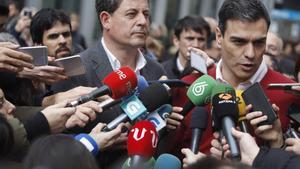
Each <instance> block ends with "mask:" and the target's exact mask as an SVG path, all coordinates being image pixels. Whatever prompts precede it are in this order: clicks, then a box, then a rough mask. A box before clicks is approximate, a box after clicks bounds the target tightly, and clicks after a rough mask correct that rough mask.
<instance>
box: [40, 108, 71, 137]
mask: <svg viewBox="0 0 300 169" xmlns="http://www.w3.org/2000/svg"><path fill="white" fill-rule="evenodd" d="M66 105H67V103H60V104H55V105H53V106H49V107H47V108H45V109H44V110H42V111H41V113H42V114H43V115H44V116H45V117H46V119H47V121H48V124H49V127H50V130H51V133H53V134H55V133H60V132H62V131H63V130H64V129H65V124H66V122H67V120H68V119H69V118H70V116H72V115H73V114H74V113H75V111H76V109H75V107H65V106H66Z"/></svg>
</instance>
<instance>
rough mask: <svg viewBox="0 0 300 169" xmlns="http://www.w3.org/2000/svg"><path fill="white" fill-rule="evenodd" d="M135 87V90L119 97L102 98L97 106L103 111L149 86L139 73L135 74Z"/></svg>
mask: <svg viewBox="0 0 300 169" xmlns="http://www.w3.org/2000/svg"><path fill="white" fill-rule="evenodd" d="M137 79H138V81H137V87H136V89H135V90H133V91H132V92H131V93H130V94H129V95H128V96H124V97H122V98H121V99H116V100H115V99H113V98H109V99H107V100H104V101H102V102H101V103H99V104H98V106H99V107H101V108H102V110H103V111H105V110H107V109H109V108H111V107H113V106H115V105H117V104H120V103H121V102H122V100H126V99H127V98H128V97H130V96H131V95H134V94H135V95H136V96H139V94H140V93H141V92H142V91H143V90H144V89H145V88H147V87H148V86H149V84H148V82H147V81H146V79H145V78H144V77H143V76H141V75H138V76H137Z"/></svg>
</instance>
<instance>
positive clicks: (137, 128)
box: [127, 121, 158, 168]
mask: <svg viewBox="0 0 300 169" xmlns="http://www.w3.org/2000/svg"><path fill="white" fill-rule="evenodd" d="M157 142H158V134H157V132H156V129H155V127H154V125H153V124H152V123H151V122H149V121H140V122H137V123H136V124H135V125H134V126H133V127H132V129H131V130H130V132H129V134H128V140H127V151H128V156H129V157H130V167H131V168H140V166H142V165H143V164H144V163H145V162H147V161H148V160H149V159H150V158H151V157H152V156H153V155H154V153H155V150H156V147H157Z"/></svg>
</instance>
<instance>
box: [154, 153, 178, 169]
mask: <svg viewBox="0 0 300 169" xmlns="http://www.w3.org/2000/svg"><path fill="white" fill-rule="evenodd" d="M166 168H169V169H181V162H180V160H179V159H178V158H177V157H176V156H174V155H172V154H162V155H160V156H159V157H158V158H157V160H156V162H155V165H154V168H153V169H166Z"/></svg>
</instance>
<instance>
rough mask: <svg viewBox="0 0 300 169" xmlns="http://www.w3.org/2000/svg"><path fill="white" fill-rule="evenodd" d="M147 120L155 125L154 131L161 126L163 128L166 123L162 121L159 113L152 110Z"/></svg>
mask: <svg viewBox="0 0 300 169" xmlns="http://www.w3.org/2000/svg"><path fill="white" fill-rule="evenodd" d="M146 120H148V121H150V122H151V123H153V125H154V126H155V128H156V131H159V130H161V129H162V128H164V127H165V126H166V125H167V123H166V122H165V121H164V119H162V118H161V117H160V115H159V114H158V113H157V112H153V113H151V114H150V115H149V116H148V117H147V119H146Z"/></svg>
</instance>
